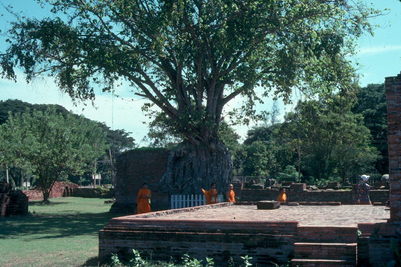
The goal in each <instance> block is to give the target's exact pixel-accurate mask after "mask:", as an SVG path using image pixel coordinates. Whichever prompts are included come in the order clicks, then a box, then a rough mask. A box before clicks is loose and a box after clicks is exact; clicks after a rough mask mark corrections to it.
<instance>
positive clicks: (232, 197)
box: [226, 184, 235, 203]
mask: <svg viewBox="0 0 401 267" xmlns="http://www.w3.org/2000/svg"><path fill="white" fill-rule="evenodd" d="M226 197H227V201H228V202H231V203H235V192H234V185H233V184H230V185H229V186H228V191H227V194H226Z"/></svg>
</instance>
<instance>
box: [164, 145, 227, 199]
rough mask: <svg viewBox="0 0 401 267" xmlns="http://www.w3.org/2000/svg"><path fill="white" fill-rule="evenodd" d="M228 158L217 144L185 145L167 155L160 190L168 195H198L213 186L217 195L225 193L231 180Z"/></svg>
mask: <svg viewBox="0 0 401 267" xmlns="http://www.w3.org/2000/svg"><path fill="white" fill-rule="evenodd" d="M232 167H233V164H232V161H231V155H230V152H229V151H228V149H227V148H226V147H225V145H224V144H223V143H221V142H219V141H217V142H211V143H210V144H209V145H205V144H200V145H194V144H191V143H189V142H184V143H181V144H180V145H178V147H177V148H176V149H174V150H172V151H171V152H170V155H169V158H168V162H167V170H166V172H165V174H164V175H163V177H162V179H161V182H160V185H161V189H162V190H164V191H167V192H168V193H170V194H201V188H205V189H209V188H210V184H211V183H216V186H217V190H218V192H219V193H223V192H225V191H226V188H227V186H228V184H229V183H230V181H231V178H232Z"/></svg>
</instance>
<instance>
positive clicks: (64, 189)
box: [22, 182, 78, 201]
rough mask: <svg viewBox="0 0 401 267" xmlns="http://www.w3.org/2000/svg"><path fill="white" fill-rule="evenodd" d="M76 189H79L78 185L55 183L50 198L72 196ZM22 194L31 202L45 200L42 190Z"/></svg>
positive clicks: (26, 191)
mask: <svg viewBox="0 0 401 267" xmlns="http://www.w3.org/2000/svg"><path fill="white" fill-rule="evenodd" d="M74 188H78V185H77V184H74V183H70V182H55V183H54V185H53V188H52V191H51V192H50V198H57V197H63V196H71V194H72V191H73V190H74ZM22 192H23V193H24V194H25V195H26V196H27V197H28V199H29V201H32V200H42V199H43V194H42V191H40V190H37V189H32V190H24V191H22Z"/></svg>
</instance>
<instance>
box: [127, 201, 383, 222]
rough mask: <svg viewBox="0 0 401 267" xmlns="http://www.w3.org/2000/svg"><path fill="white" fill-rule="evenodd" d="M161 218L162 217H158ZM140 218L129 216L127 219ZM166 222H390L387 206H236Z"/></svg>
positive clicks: (176, 215) (171, 217)
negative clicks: (267, 208) (266, 208)
mask: <svg viewBox="0 0 401 267" xmlns="http://www.w3.org/2000/svg"><path fill="white" fill-rule="evenodd" d="M154 214H155V215H157V214H158V213H157V212H156V213H154ZM138 217H139V218H140V217H141V216H138V215H135V216H126V217H124V218H127V219H129V218H138ZM157 218H158V219H161V220H164V219H168V220H206V221H214V220H224V221H265V222H277V221H296V222H299V225H300V226H302V225H320V226H322V225H326V226H339V225H341V226H357V224H358V223H379V222H385V221H386V220H387V219H388V218H390V212H389V210H388V209H386V208H385V207H384V206H369V205H343V206H284V205H283V206H281V207H280V208H279V209H274V210H258V209H257V208H256V206H253V205H249V206H248V205H244V206H242V205H234V206H228V207H220V208H218V209H199V210H196V211H193V212H190V213H187V212H181V213H171V214H166V215H163V216H162V217H160V216H158V217H157Z"/></svg>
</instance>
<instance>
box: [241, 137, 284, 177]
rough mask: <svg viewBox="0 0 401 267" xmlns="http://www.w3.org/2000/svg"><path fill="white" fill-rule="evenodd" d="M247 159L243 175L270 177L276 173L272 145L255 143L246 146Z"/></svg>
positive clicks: (260, 142)
mask: <svg viewBox="0 0 401 267" xmlns="http://www.w3.org/2000/svg"><path fill="white" fill-rule="evenodd" d="M244 149H245V151H246V158H245V161H244V163H243V175H246V176H268V175H270V174H271V173H275V171H276V166H277V162H276V158H275V151H274V146H272V145H271V143H268V142H263V141H255V142H253V143H251V144H249V145H247V146H245V148H244Z"/></svg>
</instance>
